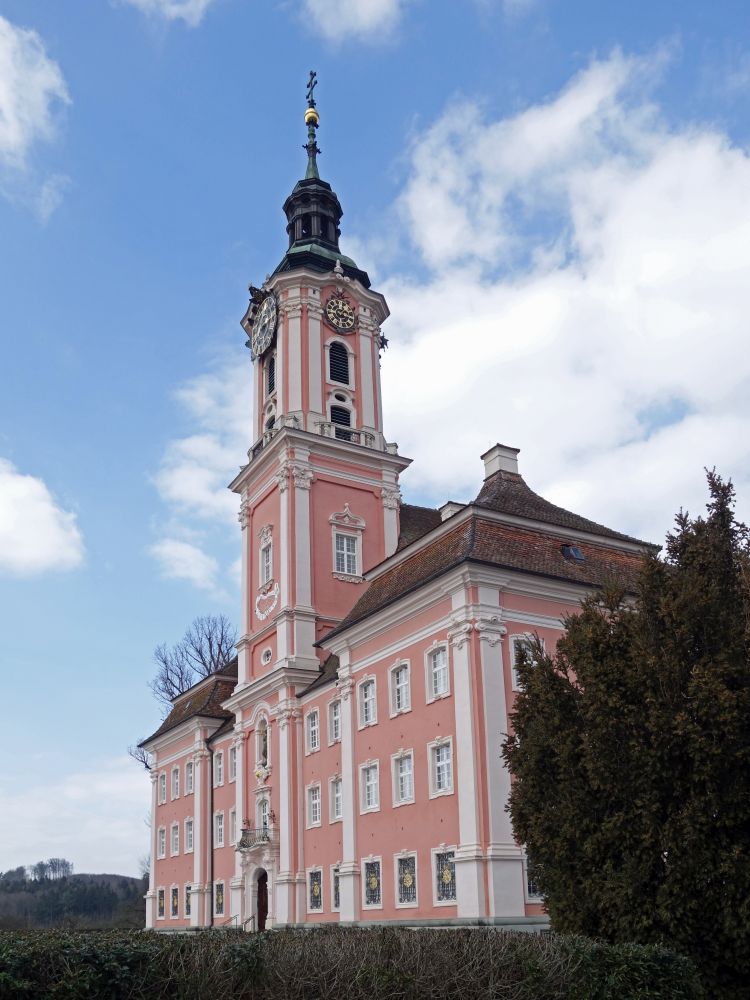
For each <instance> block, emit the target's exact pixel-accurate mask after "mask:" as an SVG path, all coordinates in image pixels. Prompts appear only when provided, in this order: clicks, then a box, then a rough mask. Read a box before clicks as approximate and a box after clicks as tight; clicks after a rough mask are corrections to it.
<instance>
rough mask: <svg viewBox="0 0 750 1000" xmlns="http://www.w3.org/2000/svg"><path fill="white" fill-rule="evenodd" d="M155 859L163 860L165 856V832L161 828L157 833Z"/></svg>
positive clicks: (161, 827)
mask: <svg viewBox="0 0 750 1000" xmlns="http://www.w3.org/2000/svg"><path fill="white" fill-rule="evenodd" d="M156 854H157V857H160V858H165V857H166V856H167V831H166V829H165V828H164V827H163V826H160V827H159V832H158V834H157V846H156Z"/></svg>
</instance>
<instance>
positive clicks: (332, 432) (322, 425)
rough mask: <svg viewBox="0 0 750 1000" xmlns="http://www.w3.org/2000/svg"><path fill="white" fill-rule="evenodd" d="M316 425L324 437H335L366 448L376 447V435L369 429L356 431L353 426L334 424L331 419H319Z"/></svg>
mask: <svg viewBox="0 0 750 1000" xmlns="http://www.w3.org/2000/svg"><path fill="white" fill-rule="evenodd" d="M315 426H316V427H317V428H318V434H322V436H323V437H335V438H338V440H339V441H350V442H351V443H352V444H361V445H364V446H365V448H374V447H375V435H374V434H371V433H370V432H369V431H355V430H353V429H352V428H351V427H344V426H342V425H341V424H334V423H331V422H330V421H329V420H319V421H318V422H317V424H316V425H315Z"/></svg>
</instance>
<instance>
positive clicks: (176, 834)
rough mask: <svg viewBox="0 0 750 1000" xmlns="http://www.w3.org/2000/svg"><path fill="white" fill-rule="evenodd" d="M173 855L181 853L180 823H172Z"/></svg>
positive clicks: (171, 845)
mask: <svg viewBox="0 0 750 1000" xmlns="http://www.w3.org/2000/svg"><path fill="white" fill-rule="evenodd" d="M169 849H170V851H171V852H172V856H174V855H175V854H179V853H180V827H179V824H178V823H173V824H172V840H171V843H170V845H169Z"/></svg>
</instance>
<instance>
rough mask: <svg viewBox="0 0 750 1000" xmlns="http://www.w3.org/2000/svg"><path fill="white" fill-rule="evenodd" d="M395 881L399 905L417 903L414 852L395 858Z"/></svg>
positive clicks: (415, 859)
mask: <svg viewBox="0 0 750 1000" xmlns="http://www.w3.org/2000/svg"><path fill="white" fill-rule="evenodd" d="M396 883H397V888H398V901H399V904H400V905H401V906H416V903H417V858H416V855H414V854H409V855H407V856H406V857H402V858H397V859H396Z"/></svg>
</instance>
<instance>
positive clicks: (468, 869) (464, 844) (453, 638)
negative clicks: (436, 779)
mask: <svg viewBox="0 0 750 1000" xmlns="http://www.w3.org/2000/svg"><path fill="white" fill-rule="evenodd" d="M472 632H473V626H472V625H471V623H470V622H468V621H465V622H458V623H457V624H456V626H455V627H454V628H452V629H451V630H450V631H449V632H448V637H449V639H450V642H451V646H452V647H453V701H454V707H455V712H456V746H455V749H454V752H455V756H456V794H457V797H458V831H459V841H460V842H459V844H458V847H457V848H456V896H457V912H458V916H459V917H481V916H484V915H485V892H484V861H483V855H482V846H481V843H480V835H479V814H478V801H477V788H478V776H477V769H476V760H475V757H474V753H475V727H476V719H475V717H474V710H473V687H474V685H473V682H472V671H471V634H472Z"/></svg>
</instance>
